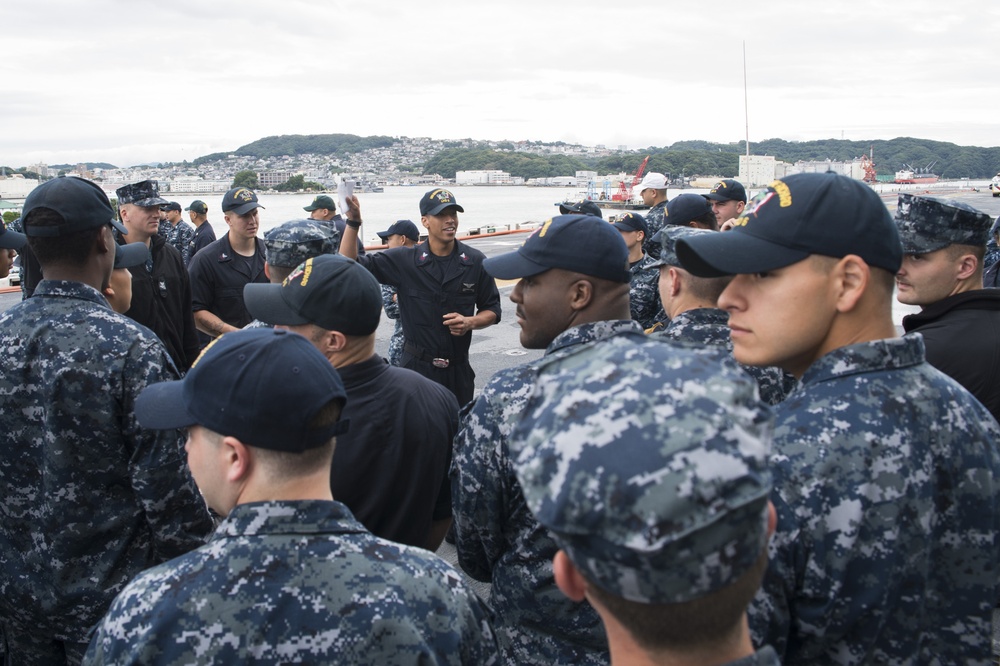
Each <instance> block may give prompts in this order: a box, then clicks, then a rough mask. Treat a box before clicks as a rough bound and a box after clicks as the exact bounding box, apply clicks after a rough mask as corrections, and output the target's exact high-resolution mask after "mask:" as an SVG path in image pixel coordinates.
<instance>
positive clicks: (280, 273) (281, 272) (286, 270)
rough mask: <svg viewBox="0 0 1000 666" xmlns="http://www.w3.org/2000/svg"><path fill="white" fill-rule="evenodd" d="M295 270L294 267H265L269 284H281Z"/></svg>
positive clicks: (269, 265) (272, 265) (271, 265)
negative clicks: (269, 280)
mask: <svg viewBox="0 0 1000 666" xmlns="http://www.w3.org/2000/svg"><path fill="white" fill-rule="evenodd" d="M295 269H296V266H275V265H274V264H271V263H269V264H268V265H267V272H268V275H269V276H270V279H271V284H281V283H282V282H284V281H285V278H287V277H288V276H289V275H291V274H292V271H294V270H295Z"/></svg>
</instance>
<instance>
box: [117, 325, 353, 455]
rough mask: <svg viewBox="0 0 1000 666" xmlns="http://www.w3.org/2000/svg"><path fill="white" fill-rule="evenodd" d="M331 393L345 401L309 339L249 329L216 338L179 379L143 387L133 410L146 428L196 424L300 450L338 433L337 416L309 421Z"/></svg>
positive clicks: (343, 426)
mask: <svg viewBox="0 0 1000 666" xmlns="http://www.w3.org/2000/svg"><path fill="white" fill-rule="evenodd" d="M331 400H339V401H340V403H341V405H343V404H344V403H345V402H346V400H347V393H346V392H345V391H344V384H343V382H342V381H341V380H340V375H339V374H337V371H336V370H335V369H334V367H333V365H331V364H330V361H329V360H328V359H327V358H326V357H325V356H323V354H322V353H320V351H319V350H318V349H316V347H314V346H313V344H312V343H311V342H309V340H307V339H306V338H304V337H302V336H301V335H299V334H297V333H292V332H290V331H286V330H284V329H268V328H254V329H246V330H241V331H234V332H232V333H226V334H225V335H222V336H220V337H218V338H216V339H215V340H214V341H213V342H212V343H210V344H209V345H208V346H207V347H205V349H204V351H202V353H201V355H200V356H199V357H198V359H197V360H196V361H195V362H194V364H193V365H192V366H191V369H190V370H189V371H188V373H187V375H186V376H185V377H184V379H182V380H179V381H174V382H163V383H160V384H153V385H151V386H147V387H146V388H145V389H144V390H143V392H142V393H141V394H140V395H139V397H138V398H137V399H136V402H135V414H136V417H137V418H138V419H139V424H140V425H141V426H142V427H144V428H149V429H152V430H171V429H174V428H188V427H191V426H193V425H200V426H203V427H205V428H208V429H209V430H212V431H214V432H217V433H219V434H220V435H225V436H232V437H236V438H237V439H239V440H240V441H241V442H243V443H244V444H249V445H250V446H255V447H257V448H261V449H271V450H273V451H287V452H291V453H301V452H303V451H307V450H309V449H314V448H316V447H319V446H322V445H323V444H325V443H326V442H328V441H329V440H330V438H331V437H334V436H336V435H338V434H340V433H342V432H346V430H347V421H345V420H340V421H337V422H336V423H333V424H329V425H327V426H325V427H320V428H312V427H310V422H311V421H312V419H313V418H314V417H315V416H316V415H317V413H319V411H320V410H321V409H322V408H323V407H324V406H326V404H327V403H329V402H330V401H331Z"/></svg>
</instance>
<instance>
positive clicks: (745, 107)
mask: <svg viewBox="0 0 1000 666" xmlns="http://www.w3.org/2000/svg"><path fill="white" fill-rule="evenodd" d="M743 117H744V118H745V119H746V124H747V126H746V129H747V167H749V166H750V104H749V102H748V101H747V41H746V40H745V39H744V40H743Z"/></svg>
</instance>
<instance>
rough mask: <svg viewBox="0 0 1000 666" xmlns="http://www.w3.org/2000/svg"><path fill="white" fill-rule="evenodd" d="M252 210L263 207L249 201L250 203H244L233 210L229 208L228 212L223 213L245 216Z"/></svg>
mask: <svg viewBox="0 0 1000 666" xmlns="http://www.w3.org/2000/svg"><path fill="white" fill-rule="evenodd" d="M254 208H263V206H261V205H260V204H259V203H257V202H256V201H251V202H250V203H245V204H243V205H242V206H236V207H235V208H230V209H229V210H227V211H225V212H227V213H236V214H237V215H246V214H247V213H249V212H250V211H252V210H253V209H254Z"/></svg>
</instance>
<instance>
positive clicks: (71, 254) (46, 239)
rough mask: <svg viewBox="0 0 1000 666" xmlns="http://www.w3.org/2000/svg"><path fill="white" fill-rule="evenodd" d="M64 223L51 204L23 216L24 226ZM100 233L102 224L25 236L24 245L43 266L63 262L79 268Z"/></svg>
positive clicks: (88, 255)
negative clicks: (26, 237)
mask: <svg viewBox="0 0 1000 666" xmlns="http://www.w3.org/2000/svg"><path fill="white" fill-rule="evenodd" d="M65 223H66V220H65V219H64V218H63V216H62V215H60V214H59V213H57V212H56V211H54V210H52V209H51V208H33V209H32V210H31V211H30V212H29V213H28V214H27V215H25V217H24V225H25V226H26V227H27V226H32V227H55V226H59V225H60V224H65ZM109 223H110V220H109ZM102 233H104V227H97V228H93V227H92V228H90V229H83V230H82V231H76V232H73V233H70V234H63V235H60V236H28V247H30V248H31V252H32V253H33V254H34V255H35V258H36V259H38V263H39V264H40V265H41V266H43V267H44V266H50V265H63V266H72V267H74V268H81V267H83V266H85V265H86V264H87V262H88V261H89V260H90V253H91V252H92V251H93V247H94V241H95V240H96V239H97V237H98V235H100V234H102Z"/></svg>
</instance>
